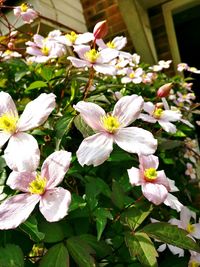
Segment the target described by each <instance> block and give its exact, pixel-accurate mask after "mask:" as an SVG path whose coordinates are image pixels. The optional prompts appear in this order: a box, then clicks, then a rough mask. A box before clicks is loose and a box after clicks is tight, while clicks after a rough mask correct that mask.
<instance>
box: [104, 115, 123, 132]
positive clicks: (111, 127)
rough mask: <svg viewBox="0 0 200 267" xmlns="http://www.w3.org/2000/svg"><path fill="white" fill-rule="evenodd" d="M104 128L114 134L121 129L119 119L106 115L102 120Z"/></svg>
mask: <svg viewBox="0 0 200 267" xmlns="http://www.w3.org/2000/svg"><path fill="white" fill-rule="evenodd" d="M101 121H102V124H103V127H104V128H105V129H106V130H107V131H108V132H109V133H114V132H116V130H117V129H118V128H119V127H120V122H119V121H118V118H117V117H115V116H112V115H106V116H103V117H102V118H101Z"/></svg>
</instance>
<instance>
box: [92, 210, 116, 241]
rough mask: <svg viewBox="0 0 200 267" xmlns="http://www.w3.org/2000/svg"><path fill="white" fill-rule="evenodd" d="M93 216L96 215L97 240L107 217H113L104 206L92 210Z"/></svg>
mask: <svg viewBox="0 0 200 267" xmlns="http://www.w3.org/2000/svg"><path fill="white" fill-rule="evenodd" d="M93 214H94V216H95V217H96V227H97V240H98V241H99V240H100V238H101V235H102V233H103V230H104V229H105V227H106V224H107V218H109V219H110V220H112V219H113V216H112V214H111V212H110V211H109V210H107V209H105V208H98V209H96V210H95V211H94V213H93Z"/></svg>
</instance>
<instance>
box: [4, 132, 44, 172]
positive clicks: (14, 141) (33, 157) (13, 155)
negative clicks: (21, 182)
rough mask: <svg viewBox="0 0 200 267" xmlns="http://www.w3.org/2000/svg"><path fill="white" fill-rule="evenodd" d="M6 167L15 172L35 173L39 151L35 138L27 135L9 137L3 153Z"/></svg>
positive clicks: (18, 134)
mask: <svg viewBox="0 0 200 267" xmlns="http://www.w3.org/2000/svg"><path fill="white" fill-rule="evenodd" d="M4 157H5V161H6V164H7V165H8V167H9V168H10V169H12V170H15V171H20V172H24V171H30V172H32V171H35V170H36V169H37V167H38V165H39V160H40V151H39V148H38V144H37V141H36V140H35V138H34V137H33V136H32V135H30V134H27V133H17V134H15V135H13V136H11V138H10V140H9V142H8V146H7V148H6V150H5V151H4Z"/></svg>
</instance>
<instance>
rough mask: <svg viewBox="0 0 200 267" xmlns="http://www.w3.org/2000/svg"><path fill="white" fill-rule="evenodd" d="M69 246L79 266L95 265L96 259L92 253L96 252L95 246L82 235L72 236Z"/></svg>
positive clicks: (91, 266) (92, 266) (93, 266)
mask: <svg viewBox="0 0 200 267" xmlns="http://www.w3.org/2000/svg"><path fill="white" fill-rule="evenodd" d="M67 248H68V250H69V253H70V255H71V256H72V258H73V259H74V261H75V262H76V263H77V265H78V266H79V267H95V266H96V264H95V260H94V258H93V257H92V256H91V254H95V251H94V250H93V248H92V247H91V246H90V245H88V244H87V243H86V242H85V241H84V240H82V239H81V238H80V237H77V236H75V237H71V238H69V239H68V240H67Z"/></svg>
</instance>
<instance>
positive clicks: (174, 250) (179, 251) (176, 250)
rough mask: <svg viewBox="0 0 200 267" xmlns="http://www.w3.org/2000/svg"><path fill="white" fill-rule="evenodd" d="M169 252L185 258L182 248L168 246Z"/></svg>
mask: <svg viewBox="0 0 200 267" xmlns="http://www.w3.org/2000/svg"><path fill="white" fill-rule="evenodd" d="M168 247H169V250H170V251H171V252H172V253H173V254H174V255H178V256H179V257H183V256H184V250H183V249H182V248H178V247H175V246H173V245H168Z"/></svg>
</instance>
